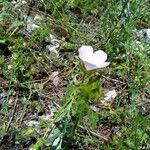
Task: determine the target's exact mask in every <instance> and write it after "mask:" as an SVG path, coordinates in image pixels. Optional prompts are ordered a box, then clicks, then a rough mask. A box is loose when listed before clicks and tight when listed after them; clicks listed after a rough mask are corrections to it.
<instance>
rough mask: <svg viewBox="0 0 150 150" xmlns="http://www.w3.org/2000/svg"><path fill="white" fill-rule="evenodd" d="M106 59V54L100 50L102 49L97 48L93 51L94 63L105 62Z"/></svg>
mask: <svg viewBox="0 0 150 150" xmlns="http://www.w3.org/2000/svg"><path fill="white" fill-rule="evenodd" d="M106 60H107V54H106V53H105V52H104V51H102V50H98V51H96V52H94V54H93V61H94V62H95V63H96V64H99V63H100V62H101V63H102V62H105V61H106Z"/></svg>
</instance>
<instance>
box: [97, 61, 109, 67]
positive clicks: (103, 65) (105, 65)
mask: <svg viewBox="0 0 150 150" xmlns="http://www.w3.org/2000/svg"><path fill="white" fill-rule="evenodd" d="M109 64H110V62H103V63H100V64H99V65H98V68H105V67H107V66H108V65H109Z"/></svg>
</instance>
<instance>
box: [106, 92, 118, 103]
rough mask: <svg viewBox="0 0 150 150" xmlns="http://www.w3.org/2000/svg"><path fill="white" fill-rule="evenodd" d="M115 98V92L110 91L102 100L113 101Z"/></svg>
mask: <svg viewBox="0 0 150 150" xmlns="http://www.w3.org/2000/svg"><path fill="white" fill-rule="evenodd" d="M116 96H117V92H116V90H111V91H108V92H107V93H106V94H105V97H104V100H105V101H113V100H114V99H115V98H116Z"/></svg>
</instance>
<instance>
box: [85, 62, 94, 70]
mask: <svg viewBox="0 0 150 150" xmlns="http://www.w3.org/2000/svg"><path fill="white" fill-rule="evenodd" d="M84 65H85V68H86V69H87V70H94V69H97V66H96V65H95V64H92V63H89V62H86V61H84Z"/></svg>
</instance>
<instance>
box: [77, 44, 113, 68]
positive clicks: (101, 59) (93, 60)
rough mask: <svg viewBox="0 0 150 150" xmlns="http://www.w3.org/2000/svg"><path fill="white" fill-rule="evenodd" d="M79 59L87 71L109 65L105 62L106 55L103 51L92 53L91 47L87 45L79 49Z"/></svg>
mask: <svg viewBox="0 0 150 150" xmlns="http://www.w3.org/2000/svg"><path fill="white" fill-rule="evenodd" d="M79 57H80V59H81V60H82V61H83V63H84V65H85V68H86V69H87V70H94V69H98V68H104V67H107V66H108V65H109V64H110V62H105V61H106V60H107V54H106V53H105V52H104V51H102V50H98V51H96V52H94V51H93V48H92V46H88V45H83V46H81V47H80V48H79Z"/></svg>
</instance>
